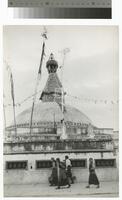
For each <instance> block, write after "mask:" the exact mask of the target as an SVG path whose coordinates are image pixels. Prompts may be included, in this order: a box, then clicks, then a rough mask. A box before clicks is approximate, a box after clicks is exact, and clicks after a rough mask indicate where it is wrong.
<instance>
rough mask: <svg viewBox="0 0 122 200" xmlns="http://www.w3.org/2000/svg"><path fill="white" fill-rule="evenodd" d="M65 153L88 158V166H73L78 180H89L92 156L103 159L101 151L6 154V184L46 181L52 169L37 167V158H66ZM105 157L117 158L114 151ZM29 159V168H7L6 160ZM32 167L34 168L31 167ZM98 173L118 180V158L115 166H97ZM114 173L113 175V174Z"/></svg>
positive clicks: (99, 175)
mask: <svg viewBox="0 0 122 200" xmlns="http://www.w3.org/2000/svg"><path fill="white" fill-rule="evenodd" d="M65 155H69V158H71V159H77V158H78V159H82V158H84V159H87V167H86V168H80V167H79V168H73V169H72V172H73V175H74V176H76V179H77V180H76V181H77V182H87V181H88V175H89V173H88V159H89V158H90V157H92V158H94V159H95V158H96V159H99V158H100V159H101V153H69V154H68V153H67V154H66V153H61V154H60V153H51V154H46V153H45V154H18V155H16V154H14V155H4V184H26V183H29V184H32V183H46V182H47V181H48V177H49V176H50V174H51V169H36V168H35V161H36V160H49V159H51V158H52V157H54V158H57V157H59V158H60V159H61V160H64V157H65ZM103 158H109V159H110V158H115V156H113V153H104V154H103ZM17 160H27V161H28V169H27V170H22V169H21V170H6V167H5V163H6V161H17ZM31 167H32V169H31ZM96 173H97V175H98V178H99V180H100V181H117V180H118V159H117V166H116V167H113V168H97V169H96ZM111 175H112V176H111Z"/></svg>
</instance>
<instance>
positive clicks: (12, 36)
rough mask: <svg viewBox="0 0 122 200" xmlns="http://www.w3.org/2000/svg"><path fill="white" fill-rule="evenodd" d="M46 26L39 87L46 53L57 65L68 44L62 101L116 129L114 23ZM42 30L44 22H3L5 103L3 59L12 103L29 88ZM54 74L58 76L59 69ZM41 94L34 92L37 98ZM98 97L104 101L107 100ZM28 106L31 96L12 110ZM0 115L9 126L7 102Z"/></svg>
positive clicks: (31, 90) (36, 65) (44, 76)
mask: <svg viewBox="0 0 122 200" xmlns="http://www.w3.org/2000/svg"><path fill="white" fill-rule="evenodd" d="M46 29H47V32H48V33H47V35H48V40H46V49H45V53H46V56H45V59H44V62H43V66H42V76H41V80H40V83H39V87H38V90H41V91H42V90H43V88H44V86H45V84H46V80H47V78H48V72H47V69H46V61H47V60H48V59H49V55H50V53H53V54H54V57H55V59H56V60H57V61H58V64H59V66H61V65H62V62H63V54H62V50H63V49H65V48H69V49H70V52H69V53H67V55H66V59H65V63H64V67H63V79H62V81H63V85H64V89H65V91H66V92H67V95H66V97H65V101H66V103H67V104H70V105H72V106H74V107H76V108H78V109H79V110H81V111H82V112H84V113H85V114H86V115H87V116H88V117H89V118H90V119H91V120H92V122H93V124H94V125H95V126H98V127H104V128H105V127H106V128H114V129H115V130H118V104H117V103H116V102H117V100H118V56H119V55H118V54H119V53H118V28H117V26H73V25H72V26H46ZM42 32H43V26H36V25H35V26H29V25H28V26H20V25H19V26H4V30H3V48H4V50H3V51H4V70H3V72H4V105H8V104H11V103H12V99H11V91H10V75H9V73H8V70H7V69H6V63H8V64H9V66H10V67H11V70H12V73H13V79H14V91H15V101H16V103H18V102H21V101H22V100H23V99H25V98H26V97H28V96H30V95H32V94H33V93H34V88H35V84H36V80H37V73H38V69H39V62H40V57H41V50H42V42H43V40H42V37H41V33H42ZM58 76H59V78H61V69H60V68H58ZM40 94H41V92H40V93H39V95H37V101H36V102H37V103H38V101H39V100H38V97H39V96H40ZM70 95H71V96H75V98H74V97H71V96H70ZM76 97H78V98H76ZM94 100H95V101H96V102H95V101H94ZM101 100H107V104H106V103H104V102H105V101H104V102H103V101H101ZM112 102H114V104H113V103H112ZM31 105H32V100H31V99H30V100H29V101H27V102H25V103H23V104H22V105H21V106H18V107H16V115H18V113H20V112H22V111H23V110H24V109H26V108H28V107H30V106H31ZM5 116H6V124H7V125H9V124H10V123H11V121H13V110H12V107H11V106H6V108H5Z"/></svg>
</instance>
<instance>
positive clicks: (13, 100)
mask: <svg viewBox="0 0 122 200" xmlns="http://www.w3.org/2000/svg"><path fill="white" fill-rule="evenodd" d="M10 73H11V95H12V102H13V116H14V126H15V136H17V126H16V114H15V99H14V83H13V75H12V72H11V71H10Z"/></svg>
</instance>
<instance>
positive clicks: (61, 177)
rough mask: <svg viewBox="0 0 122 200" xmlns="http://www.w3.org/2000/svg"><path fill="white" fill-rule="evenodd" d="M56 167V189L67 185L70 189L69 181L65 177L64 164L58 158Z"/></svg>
mask: <svg viewBox="0 0 122 200" xmlns="http://www.w3.org/2000/svg"><path fill="white" fill-rule="evenodd" d="M56 166H57V176H58V184H57V185H58V187H57V188H56V189H60V186H66V185H68V188H69V187H70V183H69V180H68V178H67V175H66V170H65V164H64V163H63V162H61V161H60V159H59V158H57V159H56Z"/></svg>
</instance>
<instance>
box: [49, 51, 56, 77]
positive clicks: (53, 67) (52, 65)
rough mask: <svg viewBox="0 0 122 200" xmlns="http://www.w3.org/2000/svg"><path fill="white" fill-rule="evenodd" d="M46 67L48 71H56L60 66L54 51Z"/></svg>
mask: <svg viewBox="0 0 122 200" xmlns="http://www.w3.org/2000/svg"><path fill="white" fill-rule="evenodd" d="M46 68H47V70H48V73H49V74H50V73H56V72H57V68H58V63H57V61H56V60H55V59H54V55H53V53H51V54H50V57H49V60H48V61H47V64H46Z"/></svg>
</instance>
